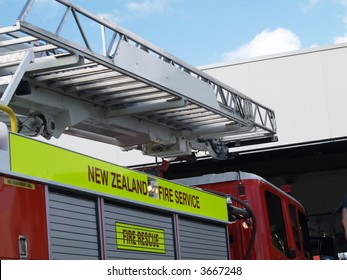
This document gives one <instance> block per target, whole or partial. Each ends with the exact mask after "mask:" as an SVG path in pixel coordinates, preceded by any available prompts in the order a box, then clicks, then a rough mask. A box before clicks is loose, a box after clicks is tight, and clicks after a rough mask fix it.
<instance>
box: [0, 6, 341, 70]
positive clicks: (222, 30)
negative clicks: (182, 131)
mask: <svg viewBox="0 0 347 280" xmlns="http://www.w3.org/2000/svg"><path fill="white" fill-rule="evenodd" d="M25 2H26V1H25V0H0V26H6V25H11V24H13V23H14V22H15V20H16V18H17V16H18V14H19V12H20V10H21V7H22V6H23V5H24V3H25ZM37 2H38V4H37V7H38V10H39V11H40V15H39V17H40V18H41V17H42V18H45V17H46V19H47V18H48V17H49V14H50V13H51V12H53V13H54V9H53V8H51V7H52V3H53V2H54V1H53V0H37ZM70 2H72V3H74V4H76V5H78V6H81V7H83V8H85V9H87V10H89V11H91V12H93V13H94V14H97V15H100V16H104V17H106V18H107V19H109V20H111V21H113V22H115V23H117V24H119V25H120V26H122V27H124V28H126V29H128V30H130V31H131V32H134V33H135V34H137V35H139V36H141V37H142V38H144V39H146V40H147V41H150V42H152V43H154V44H155V45H157V46H158V47H160V48H162V49H163V50H165V51H167V52H169V53H171V54H173V55H175V56H176V57H178V58H180V59H182V60H184V61H186V62H188V63H190V64H192V65H194V66H200V65H206V64H212V63H219V62H224V61H232V60H235V59H244V58H249V57H255V56H259V55H266V54H271V53H278V52H286V51H292V50H298V49H305V48H309V47H314V46H325V45H330V44H334V43H339V42H344V41H347V0H262V1H257V0H215V1H211V0H70Z"/></svg>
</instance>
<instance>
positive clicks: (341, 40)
mask: <svg viewBox="0 0 347 280" xmlns="http://www.w3.org/2000/svg"><path fill="white" fill-rule="evenodd" d="M346 42H347V34H345V35H344V36H340V37H334V44H340V43H346Z"/></svg>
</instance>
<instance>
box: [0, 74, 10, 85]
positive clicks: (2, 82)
mask: <svg viewBox="0 0 347 280" xmlns="http://www.w3.org/2000/svg"><path fill="white" fill-rule="evenodd" d="M12 77H13V76H12V75H6V76H1V77H0V86H2V85H8V84H9V83H10V82H11V80H12Z"/></svg>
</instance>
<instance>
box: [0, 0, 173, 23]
mask: <svg viewBox="0 0 347 280" xmlns="http://www.w3.org/2000/svg"><path fill="white" fill-rule="evenodd" d="M0 1H1V0H0ZM169 10H170V6H169V2H168V1H167V0H142V1H130V2H128V3H125V4H124V5H123V7H122V8H121V9H120V10H119V9H118V10H115V11H108V12H105V13H99V14H98V16H100V17H103V18H105V19H107V20H109V21H111V22H116V23H120V22H122V21H125V20H128V19H133V18H139V17H146V16H151V15H154V14H164V13H165V12H167V11H169Z"/></svg>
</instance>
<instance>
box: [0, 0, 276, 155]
mask: <svg viewBox="0 0 347 280" xmlns="http://www.w3.org/2000/svg"><path fill="white" fill-rule="evenodd" d="M34 2H35V1H34V0H29V1H27V3H26V5H25V7H24V8H23V11H22V13H21V14H20V16H19V18H18V21H17V22H16V24H15V25H14V26H10V27H4V28H0V96H1V101H0V105H1V106H9V107H10V108H12V109H13V110H14V112H15V113H16V116H17V119H18V121H19V123H18V127H19V132H20V133H25V134H28V135H33V136H36V135H43V136H44V137H46V138H48V139H49V138H50V137H51V136H54V137H57V138H58V137H60V135H61V134H62V133H67V134H70V135H75V136H79V137H83V138H88V139H93V140H97V141H101V142H105V143H112V144H115V145H118V146H120V147H123V148H124V149H134V148H135V149H139V150H142V152H143V153H144V154H147V155H151V156H158V157H176V156H181V155H189V154H191V153H192V152H193V151H199V150H200V151H208V152H209V153H210V155H211V156H212V157H215V158H218V159H226V158H228V154H229V147H233V146H239V145H249V144H257V143H264V142H269V141H276V121H275V115H274V112H273V110H271V109H269V108H267V107H265V106H262V105H261V104H259V103H257V102H255V101H253V100H251V99H250V98H248V97H247V96H244V95H243V94H241V93H240V92H238V91H236V90H235V89H233V88H231V87H230V86H228V85H226V84H223V83H222V82H220V81H218V80H216V79H214V78H213V77H211V76H209V75H207V74H206V73H204V72H202V71H200V70H198V69H196V68H194V67H192V66H190V65H188V64H187V63H185V62H183V61H181V60H179V59H178V58H176V57H174V56H172V55H170V54H168V53H166V52H164V51H163V50H161V49H159V48H158V47H156V46H154V45H153V44H151V43H149V42H147V41H145V40H143V39H142V38H140V37H138V36H136V35H135V34H132V33H131V32H129V31H127V30H124V29H123V28H121V27H119V26H118V25H115V24H113V23H111V22H109V21H107V20H104V19H102V18H100V17H97V16H95V15H93V14H91V13H89V12H88V11H86V10H84V9H81V8H79V7H77V6H75V5H73V4H71V3H69V2H67V1H65V0H56V3H55V4H56V5H57V6H59V7H60V8H62V9H63V11H62V15H61V18H60V20H59V21H58V25H57V26H56V29H55V30H54V31H49V30H48V28H47V29H43V28H40V27H38V26H37V25H34V24H33V23H29V20H28V17H30V13H34V11H35V7H37V5H39V3H34ZM86 22H88V26H89V27H91V26H94V27H95V26H97V27H98V32H100V35H101V36H99V37H96V35H95V34H90V32H88V31H89V30H87V29H83V26H84V27H85V26H86V24H85V23H86ZM71 26H74V27H75V31H76V32H77V33H76V34H74V35H72V36H70V37H73V39H67V38H66V37H67V36H64V35H63V32H64V31H65V32H69V30H72V27H71ZM70 35H71V34H70ZM98 38H101V40H100V41H101V44H100V45H101V46H102V47H95V46H94V45H95V44H94V43H95V41H96V40H97V39H98ZM0 117H1V115H0Z"/></svg>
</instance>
